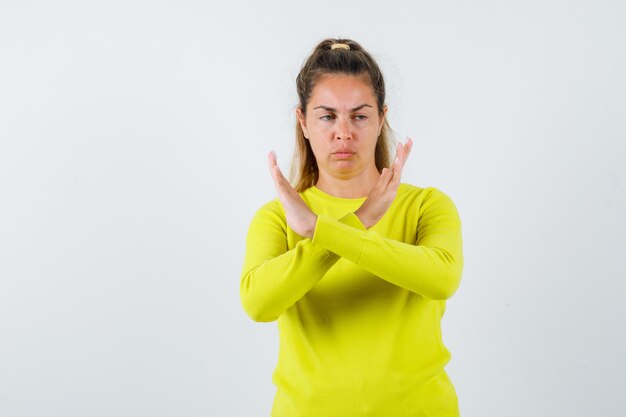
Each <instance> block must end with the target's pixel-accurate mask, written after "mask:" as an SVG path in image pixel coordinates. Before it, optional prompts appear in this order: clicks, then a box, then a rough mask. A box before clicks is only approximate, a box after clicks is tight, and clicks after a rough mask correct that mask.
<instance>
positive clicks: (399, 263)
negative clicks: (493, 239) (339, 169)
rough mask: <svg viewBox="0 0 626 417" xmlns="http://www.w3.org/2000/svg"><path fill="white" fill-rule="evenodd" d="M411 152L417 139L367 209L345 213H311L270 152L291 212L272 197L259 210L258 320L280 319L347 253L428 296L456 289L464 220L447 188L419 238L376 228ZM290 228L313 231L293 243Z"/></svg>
mask: <svg viewBox="0 0 626 417" xmlns="http://www.w3.org/2000/svg"><path fill="white" fill-rule="evenodd" d="M408 151H410V144H409V148H408V149H405V152H404V154H403V153H402V152H401V149H399V152H398V153H399V157H400V158H399V163H396V165H395V166H394V167H393V168H392V169H391V170H388V171H387V172H385V171H383V173H382V174H381V181H379V183H378V184H377V185H376V187H374V189H373V190H372V193H370V195H368V198H367V199H366V202H365V203H364V204H363V205H362V206H361V208H359V209H358V210H357V211H356V212H355V213H349V214H348V215H346V216H344V217H343V218H341V219H339V220H336V219H333V218H330V217H328V216H324V215H320V216H316V215H315V214H313V213H312V212H310V210H309V209H308V207H307V206H306V204H304V202H303V201H302V200H301V198H300V197H299V195H298V194H297V193H296V192H295V190H293V189H292V188H291V187H290V186H289V184H288V182H287V181H286V179H284V177H282V173H280V170H279V169H278V168H277V166H276V163H275V159H274V158H273V157H272V156H270V159H269V161H270V168H271V170H272V175H273V178H274V182H275V184H276V188H277V190H278V192H279V199H280V200H281V203H282V207H283V208H284V212H283V211H282V209H281V207H280V206H279V205H278V204H277V203H276V202H273V203H270V204H269V205H268V206H266V207H263V208H262V209H261V210H259V211H258V212H257V213H256V215H255V217H254V219H253V221H252V224H251V226H250V229H249V232H248V237H247V243H246V258H245V261H244V268H243V272H242V278H241V287H240V294H241V300H242V304H243V306H244V309H245V310H246V312H247V313H248V315H250V317H252V318H253V319H254V320H257V321H272V320H275V319H277V318H278V316H279V315H280V314H282V313H283V312H284V311H285V310H286V309H288V308H289V307H291V306H292V305H293V304H294V303H295V302H297V301H298V300H299V299H300V298H301V297H303V296H304V295H305V294H306V293H307V292H308V291H309V290H310V289H311V288H312V287H313V286H314V285H315V284H316V283H317V282H318V281H319V280H320V279H322V278H323V277H324V275H325V274H326V272H327V271H328V270H329V269H330V268H331V267H332V266H333V265H334V264H335V262H337V260H338V259H339V258H340V257H344V258H346V259H348V260H350V261H351V262H353V263H355V264H357V265H359V266H361V267H362V268H364V269H365V270H367V271H369V272H371V273H373V274H375V275H377V276H379V277H380V278H382V279H385V280H387V281H389V282H390V283H393V284H395V285H398V286H399V287H402V288H405V289H407V290H409V291H413V292H415V293H418V294H420V295H422V296H424V297H427V298H431V299H447V298H449V297H450V296H452V294H453V293H454V292H455V291H456V289H457V287H458V284H459V281H460V277H461V271H462V267H463V257H462V247H461V246H462V243H461V230H460V220H459V218H458V213H457V211H456V208H455V206H454V204H453V203H452V201H451V200H450V199H449V198H448V197H447V196H446V195H445V194H443V193H441V192H439V191H437V190H435V189H433V190H431V193H434V195H433V197H432V198H430V199H429V202H428V204H425V205H424V209H423V212H421V213H420V222H419V225H418V230H417V235H418V240H417V242H416V244H409V243H404V242H400V241H396V240H393V239H389V238H385V237H383V236H381V235H380V234H378V233H376V232H375V231H372V230H368V226H371V225H373V224H375V223H376V222H378V220H379V219H380V218H381V217H382V215H384V214H385V212H386V211H387V210H388V208H389V206H390V205H391V202H392V201H393V198H394V197H395V193H396V191H397V187H398V184H399V172H400V171H401V169H402V165H403V164H404V162H405V161H406V156H408ZM394 171H395V172H394ZM386 175H387V177H385V176H386ZM394 175H395V176H394ZM385 194H386V195H385ZM390 195H391V198H390ZM368 201H370V204H369V205H368V204H366V203H367V202H368ZM290 211H291V215H290ZM307 211H308V212H307ZM311 222H312V223H311ZM287 227H290V228H292V229H293V230H294V231H296V232H297V233H298V234H300V235H302V236H304V237H305V239H304V240H301V241H300V242H298V243H297V244H296V246H295V247H294V248H293V249H291V250H288V248H287V243H286V242H287Z"/></svg>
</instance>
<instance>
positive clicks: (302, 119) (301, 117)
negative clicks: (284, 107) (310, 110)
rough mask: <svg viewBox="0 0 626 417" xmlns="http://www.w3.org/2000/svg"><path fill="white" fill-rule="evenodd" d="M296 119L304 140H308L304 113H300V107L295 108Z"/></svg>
mask: <svg viewBox="0 0 626 417" xmlns="http://www.w3.org/2000/svg"><path fill="white" fill-rule="evenodd" d="M296 117H297V119H298V122H299V123H300V127H301V128H302V132H303V133H304V137H305V139H308V138H309V132H308V131H307V129H306V118H305V117H304V113H302V109H301V108H300V107H298V108H296Z"/></svg>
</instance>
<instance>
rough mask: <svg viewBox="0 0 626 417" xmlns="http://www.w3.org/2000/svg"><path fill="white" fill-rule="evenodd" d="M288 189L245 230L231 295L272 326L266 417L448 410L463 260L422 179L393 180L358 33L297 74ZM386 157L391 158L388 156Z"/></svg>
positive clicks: (277, 178)
mask: <svg viewBox="0 0 626 417" xmlns="http://www.w3.org/2000/svg"><path fill="white" fill-rule="evenodd" d="M297 88H298V97H299V104H298V108H297V109H296V119H297V120H296V152H295V157H294V165H293V167H294V170H293V172H294V173H295V175H296V178H295V181H294V184H295V188H294V187H292V185H291V184H290V183H289V181H287V179H286V178H285V177H284V176H283V174H282V172H281V170H280V168H279V167H278V165H277V163H276V156H275V155H274V154H273V153H270V154H269V155H268V162H269V166H270V172H271V176H272V179H273V181H274V184H275V187H276V190H277V192H278V198H277V199H275V200H273V201H271V202H269V203H267V204H265V205H264V206H263V207H261V208H260V209H259V210H258V211H257V213H256V214H255V216H254V218H253V220H252V222H251V224H250V228H249V231H248V236H247V244H246V255H245V261H244V266H243V272H242V277H241V300H242V304H243V307H244V309H245V310H246V312H247V313H248V315H249V316H250V317H251V318H252V319H253V320H256V321H273V320H277V321H278V328H279V334H280V353H279V358H278V364H277V367H276V370H275V372H274V375H273V382H274V384H275V385H276V387H277V392H276V397H275V399H274V406H273V409H272V416H274V417H279V416H280V417H282V416H289V417H295V416H315V417H320V416H323V417H334V416H337V417H351V416H379V417H380V416H411V417H415V416H437V417H448V416H450V417H452V416H458V415H459V410H458V401H457V396H456V391H455V389H454V386H453V385H452V383H451V381H450V379H449V378H448V375H447V374H446V372H445V370H444V366H445V365H446V363H447V362H448V361H449V360H450V353H449V351H448V350H447V349H446V347H445V346H444V344H443V342H442V337H441V328H440V322H441V318H442V316H443V313H444V311H445V305H446V300H447V299H448V298H450V297H451V296H452V295H453V294H454V293H455V291H456V290H457V288H458V286H459V282H460V279H461V274H462V269H463V254H462V240H461V221H460V218H459V215H458V212H457V210H456V207H455V205H454V203H453V202H452V200H451V199H450V198H449V197H448V196H447V195H446V194H444V193H443V192H442V191H440V190H438V189H437V188H434V187H427V188H421V187H416V186H412V185H409V184H404V183H401V182H400V178H401V174H402V168H403V166H404V164H405V162H406V160H407V158H408V156H409V153H410V152H411V146H412V141H411V140H410V139H408V140H407V142H406V143H405V144H399V145H398V146H397V148H396V151H395V155H393V154H394V152H392V151H391V150H390V136H391V129H390V128H389V124H388V123H387V121H386V117H385V116H386V113H387V106H386V105H385V85H384V81H383V76H382V74H381V72H380V70H379V67H378V65H377V64H376V62H375V61H374V60H373V59H372V57H371V56H370V54H369V53H367V52H366V51H365V50H364V49H363V48H362V47H361V46H360V45H359V44H358V43H357V42H354V41H352V40H349V39H327V40H324V41H322V42H321V43H320V44H319V45H317V46H316V47H315V49H314V50H313V53H312V54H311V56H310V57H309V58H308V59H307V61H306V62H305V64H304V65H303V67H302V69H301V71H300V73H299V75H298V77H297ZM392 156H394V157H393V160H391V159H392V158H391V157H392Z"/></svg>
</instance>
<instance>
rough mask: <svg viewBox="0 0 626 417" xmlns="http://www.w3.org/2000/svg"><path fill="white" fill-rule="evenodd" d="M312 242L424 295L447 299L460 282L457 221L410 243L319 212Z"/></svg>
mask: <svg viewBox="0 0 626 417" xmlns="http://www.w3.org/2000/svg"><path fill="white" fill-rule="evenodd" d="M354 217H355V218H356V215H355V216H354ZM313 242H314V243H316V244H318V245H319V246H321V247H323V248H325V249H327V250H329V251H331V252H333V253H336V254H337V255H339V256H341V257H343V258H346V259H348V260H350V261H351V262H353V263H355V264H357V265H359V266H360V267H362V268H363V269H365V270H367V271H369V272H371V273H372V274H374V275H376V276H378V277H380V278H382V279H384V280H386V281H388V282H390V283H392V284H395V285H397V286H399V287H402V288H405V289H407V290H409V291H412V292H415V293H418V294H420V295H422V296H424V297H426V298H430V299H448V298H450V297H451V296H452V295H453V294H454V292H455V291H456V289H457V288H458V286H459V283H460V279H461V273H462V269H463V255H462V243H461V231H460V224H459V223H455V222H451V223H450V224H448V225H446V226H444V227H440V229H439V230H438V235H437V236H435V237H433V238H431V239H425V241H424V244H417V245H413V244H408V243H404V242H400V241H397V240H393V239H388V238H385V237H382V236H381V235H380V234H378V233H377V232H375V231H365V230H363V229H359V228H354V227H351V226H349V225H347V224H343V223H340V222H337V221H336V220H334V219H332V218H329V217H327V216H319V217H318V220H317V224H316V229H315V234H314V236H313Z"/></svg>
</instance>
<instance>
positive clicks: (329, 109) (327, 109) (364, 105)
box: [313, 103, 373, 112]
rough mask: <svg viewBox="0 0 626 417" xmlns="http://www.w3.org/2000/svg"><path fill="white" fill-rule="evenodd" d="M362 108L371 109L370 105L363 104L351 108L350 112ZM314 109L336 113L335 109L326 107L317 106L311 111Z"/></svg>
mask: <svg viewBox="0 0 626 417" xmlns="http://www.w3.org/2000/svg"><path fill="white" fill-rule="evenodd" d="M363 107H372V106H370V105H369V104H367V103H364V104H361V105H360V106H356V107H355V108H353V109H352V110H350V111H357V110H361V109H362V108H363ZM372 108H373V107H372ZM315 109H324V110H326V111H332V112H336V111H337V109H334V108H332V107H328V106H317V107H314V108H313V110H315Z"/></svg>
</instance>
